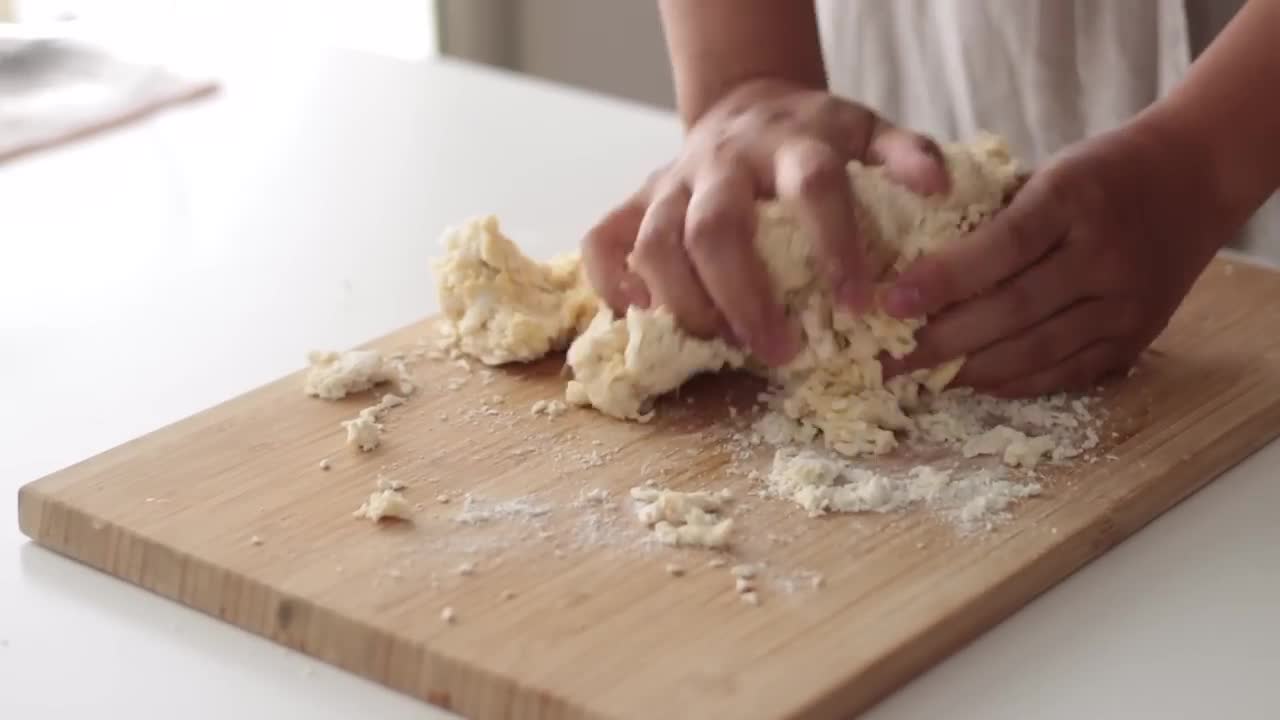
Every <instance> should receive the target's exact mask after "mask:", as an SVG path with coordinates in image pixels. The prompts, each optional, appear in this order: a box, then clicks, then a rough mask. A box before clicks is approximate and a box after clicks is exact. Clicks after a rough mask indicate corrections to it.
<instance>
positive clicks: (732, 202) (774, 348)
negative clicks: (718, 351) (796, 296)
mask: <svg viewBox="0 0 1280 720" xmlns="http://www.w3.org/2000/svg"><path fill="white" fill-rule="evenodd" d="M755 229H756V208H755V188H754V183H753V181H752V177H751V175H750V174H749V170H748V168H747V167H746V166H745V165H742V164H734V163H727V164H720V165H717V166H713V169H710V170H708V171H707V172H706V173H705V174H704V175H703V176H702V177H700V178H699V179H698V182H697V184H696V185H695V187H694V192H693V199H692V200H691V201H690V202H689V210H688V213H687V215H686V218H685V233H684V245H685V248H686V250H687V251H688V253H689V257H690V259H691V260H692V261H693V265H694V268H695V270H696V272H697V274H698V278H699V279H700V280H701V281H702V286H703V287H704V288H706V290H707V293H708V294H709V295H710V297H711V300H712V301H713V302H714V303H715V304H716V306H717V307H718V308H719V310H720V314H721V315H723V316H724V318H725V319H726V321H727V322H728V324H729V328H730V329H731V330H732V332H733V335H734V336H736V338H737V339H738V341H739V342H741V343H744V344H745V345H746V346H747V347H748V348H750V349H751V351H752V352H753V353H754V354H755V355H756V356H757V357H759V358H760V359H761V360H763V361H765V362H766V363H768V364H769V365H771V366H774V367H776V366H779V365H784V364H786V363H787V362H788V361H790V360H791V359H792V358H793V357H795V354H796V353H797V352H799V351H800V335H799V330H798V328H795V327H794V326H793V325H792V324H791V323H790V321H789V320H788V318H787V315H786V313H785V311H784V310H783V308H782V306H781V305H780V304H779V303H778V302H777V300H776V299H775V297H774V294H773V288H772V283H771V282H770V279H769V273H768V271H767V269H766V268H765V265H764V261H763V260H761V258H760V255H759V253H758V252H757V250H756V245H755Z"/></svg>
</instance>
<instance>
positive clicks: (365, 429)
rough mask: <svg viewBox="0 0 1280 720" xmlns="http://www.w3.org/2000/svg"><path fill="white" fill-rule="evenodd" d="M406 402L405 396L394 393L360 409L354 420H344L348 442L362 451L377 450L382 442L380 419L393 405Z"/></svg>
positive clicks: (343, 424)
mask: <svg viewBox="0 0 1280 720" xmlns="http://www.w3.org/2000/svg"><path fill="white" fill-rule="evenodd" d="M403 404H404V398H402V397H400V396H399V395H396V394H394V393H387V394H385V395H383V396H382V399H381V400H379V401H378V403H377V404H376V405H371V406H369V407H367V408H365V409H363V410H361V411H360V414H359V415H357V416H356V417H355V419H354V420H343V421H342V427H343V429H345V430H346V431H347V444H348V445H352V446H354V447H357V448H360V451H361V452H370V451H372V450H376V449H377V448H378V446H379V445H381V444H382V423H380V422H378V420H379V419H380V418H381V417H382V416H383V415H385V414H386V413H387V411H388V410H390V409H391V408H393V407H399V406H401V405H403Z"/></svg>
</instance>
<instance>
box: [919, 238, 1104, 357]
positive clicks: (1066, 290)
mask: <svg viewBox="0 0 1280 720" xmlns="http://www.w3.org/2000/svg"><path fill="white" fill-rule="evenodd" d="M1067 253H1068V250H1067V249H1066V246H1065V245H1064V246H1059V248H1057V249H1055V250H1053V251H1051V252H1050V253H1049V255H1047V256H1045V257H1044V258H1042V259H1041V260H1040V261H1039V262H1037V263H1036V264H1035V265H1032V266H1031V267H1030V268H1028V269H1027V270H1026V271H1025V272H1022V273H1019V274H1017V275H1015V276H1014V277H1012V278H1010V279H1008V280H1007V281H1005V282H1004V283H1002V284H1001V285H998V286H997V287H996V288H995V289H993V290H992V291H991V292H988V293H986V294H983V295H980V296H978V297H976V298H974V299H972V300H969V301H966V302H962V303H960V304H958V305H953V306H951V307H950V308H948V309H946V310H944V311H942V313H941V314H939V315H938V316H936V317H934V318H930V320H929V322H928V323H927V324H926V325H925V326H924V327H923V328H921V329H920V330H919V331H918V332H917V333H916V341H917V346H916V349H915V350H914V351H912V353H911V354H910V355H908V356H907V357H906V358H905V362H904V363H903V367H905V368H906V369H908V370H914V369H916V368H922V367H933V366H935V365H938V364H940V363H942V362H945V361H947V360H950V359H952V358H956V357H960V356H961V355H971V354H972V353H975V352H977V351H979V350H981V349H982V348H985V347H987V346H988V345H990V344H992V343H995V342H997V341H1000V340H1002V339H1004V338H1009V337H1013V336H1015V335H1017V334H1018V333H1020V332H1022V331H1023V330H1026V329H1027V328H1030V327H1033V326H1035V325H1036V324H1038V323H1041V322H1043V321H1045V320H1047V319H1048V318H1050V317H1051V316H1053V315H1054V314H1055V313H1058V312H1060V311H1061V310H1063V309H1064V308H1066V307H1068V306H1069V305H1071V304H1072V303H1073V302H1075V301H1076V300H1079V299H1080V297H1081V290H1080V283H1079V278H1078V274H1077V273H1076V272H1075V270H1074V266H1075V265H1076V263H1073V262H1072V261H1071V258H1070V257H1069V256H1068V255H1067Z"/></svg>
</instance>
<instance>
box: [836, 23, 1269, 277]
mask: <svg viewBox="0 0 1280 720" xmlns="http://www.w3.org/2000/svg"><path fill="white" fill-rule="evenodd" d="M1242 5H1243V0H817V9H818V17H819V25H820V28H821V32H822V41H823V52H824V55H825V58H826V63H827V74H828V78H829V80H830V83H831V89H832V90H833V91H834V92H836V93H838V94H840V95H843V96H846V97H850V98H853V99H856V100H858V101H860V102H862V103H864V104H866V105H868V106H869V107H871V108H873V109H875V110H876V111H877V112H879V113H881V114H882V115H884V116H885V117H886V118H888V119H890V120H893V121H894V122H896V123H898V124H900V125H904V126H906V127H910V128H912V129H914V130H918V131H920V132H924V133H927V134H929V135H931V136H933V137H935V138H937V139H939V140H944V141H945V140H963V139H965V138H967V137H971V136H972V135H974V134H975V133H977V132H979V131H982V130H986V131H991V132H995V133H998V134H1000V135H1002V136H1004V137H1005V138H1006V139H1007V140H1008V141H1009V143H1010V144H1011V145H1012V146H1013V148H1014V150H1015V151H1016V152H1017V153H1018V154H1019V156H1020V157H1022V158H1024V159H1025V160H1026V161H1027V163H1028V164H1029V165H1031V166H1033V167H1034V166H1036V165H1039V164H1040V163H1043V162H1044V161H1045V160H1046V159H1047V158H1048V157H1049V156H1050V155H1052V154H1053V153H1055V152H1056V151H1058V150H1059V149H1061V148H1063V147H1064V146H1066V145H1068V144H1071V143H1073V142H1076V141H1078V140H1081V139H1083V138H1086V137H1089V136H1091V135H1094V134H1096V133H1099V132H1102V131H1105V130H1108V129H1110V128H1113V127H1115V126H1117V125H1119V124H1121V123H1123V122H1124V121H1125V120H1127V119H1128V118H1130V117H1131V116H1133V115H1134V114H1136V113H1137V112H1138V111H1140V110H1142V109H1143V108H1144V107H1146V106H1147V105H1149V104H1151V103H1152V102H1154V101H1155V100H1157V99H1158V98H1160V97H1161V96H1163V95H1164V94H1165V93H1167V92H1168V91H1169V90H1170V89H1171V88H1172V87H1173V86H1174V85H1176V84H1177V83H1178V81H1179V80H1181V79H1182V77H1183V76H1184V75H1185V74H1186V71H1187V68H1188V67H1189V66H1190V64H1191V60H1192V58H1193V57H1194V56H1195V55H1197V54H1198V53H1199V52H1200V51H1201V50H1203V48H1204V47H1205V46H1206V45H1207V44H1208V43H1209V42H1210V41H1211V40H1212V39H1213V37H1214V36H1215V35H1217V33H1218V31H1220V30H1221V28H1222V27H1223V26H1224V25H1225V24H1226V22H1227V21H1228V20H1230V18H1231V16H1232V15H1234V14H1235V12H1236V11H1237V10H1238V9H1239V8H1240V7H1241V6H1242ZM1273 200H1274V199H1273ZM1277 206H1280V202H1272V203H1269V207H1266V208H1264V210H1263V211H1262V212H1260V213H1259V214H1258V216H1256V217H1255V218H1254V220H1253V222H1252V223H1251V226H1250V227H1249V228H1248V229H1247V232H1246V237H1245V238H1243V239H1242V244H1244V245H1245V246H1246V247H1247V248H1248V249H1250V250H1254V251H1258V252H1262V253H1267V254H1271V255H1272V256H1273V257H1275V258H1276V259H1278V260H1280V233H1278V232H1272V229H1277V228H1280V223H1277V222H1274V221H1270V220H1269V219H1270V218H1277V219H1280V212H1278V210H1280V207H1277ZM1264 218H1265V219H1267V221H1266V222H1264Z"/></svg>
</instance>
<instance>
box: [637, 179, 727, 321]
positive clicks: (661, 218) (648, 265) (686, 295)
mask: <svg viewBox="0 0 1280 720" xmlns="http://www.w3.org/2000/svg"><path fill="white" fill-rule="evenodd" d="M688 207H689V189H688V187H686V186H685V185H684V183H678V184H676V185H674V186H672V187H668V188H666V189H662V190H659V191H658V194H657V195H656V196H655V198H654V200H653V202H652V203H651V204H650V205H649V210H648V212H646V213H645V216H644V220H643V221H642V222H641V223H640V231H639V235H638V237H637V239H636V246H635V249H634V250H633V251H632V252H631V256H630V259H629V261H628V262H629V265H630V267H631V269H632V270H633V271H634V272H635V273H636V274H637V275H638V276H639V277H640V279H641V280H643V281H644V284H645V286H646V287H648V289H649V295H650V298H651V301H652V304H653V305H659V306H666V307H667V309H669V310H670V311H671V313H672V314H673V315H675V317H676V320H677V321H678V322H679V323H680V325H681V327H683V328H684V329H685V330H686V331H688V332H689V333H691V334H693V335H697V336H699V337H710V336H713V335H717V334H719V333H720V332H721V331H722V328H723V326H724V320H723V318H721V316H720V314H719V312H718V311H717V310H716V307H715V305H714V304H713V303H712V302H711V298H710V297H708V296H707V292H706V290H704V289H703V287H702V282H701V281H700V280H699V279H698V275H697V273H696V272H695V271H694V269H693V264H692V263H691V262H690V260H689V256H688V255H687V254H686V253H685V249H684V224H685V213H686V212H687V210H688Z"/></svg>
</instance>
